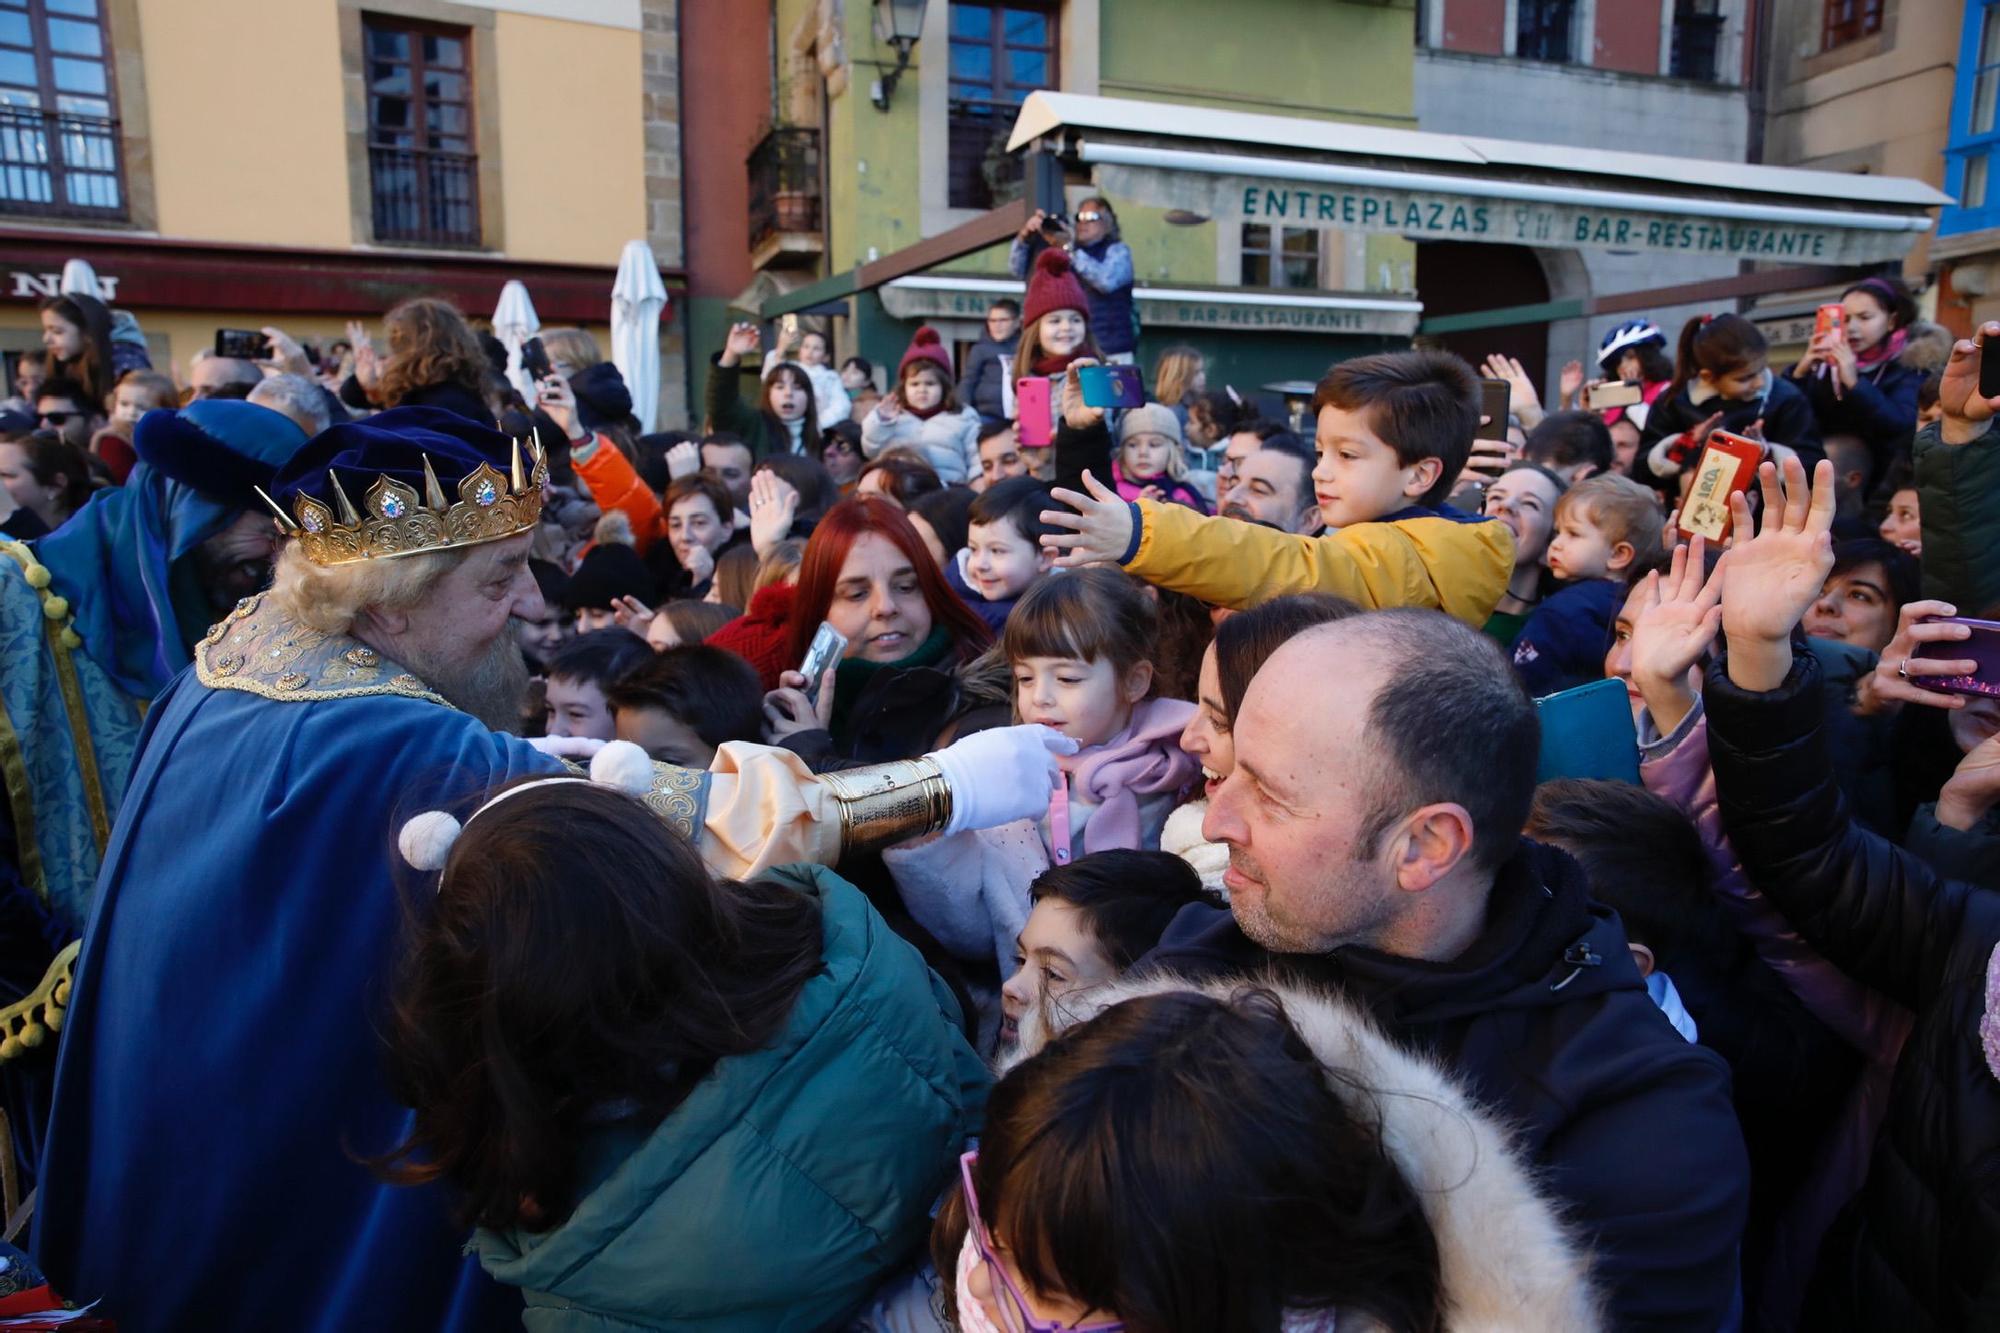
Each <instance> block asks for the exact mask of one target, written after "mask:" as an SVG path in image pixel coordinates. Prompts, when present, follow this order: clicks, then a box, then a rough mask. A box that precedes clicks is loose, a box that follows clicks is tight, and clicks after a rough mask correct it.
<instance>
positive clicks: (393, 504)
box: [257, 438, 549, 565]
mask: <svg viewBox="0 0 2000 1333" xmlns="http://www.w3.org/2000/svg"><path fill="white" fill-rule="evenodd" d="M530 453H531V454H532V455H533V457H534V460H535V467H534V471H533V472H532V473H524V472H523V471H522V468H521V442H520V441H519V440H515V441H514V458H513V464H512V472H513V476H512V477H511V478H509V477H505V476H502V475H501V474H500V470H499V469H498V468H496V467H494V466H493V465H492V464H491V463H481V464H480V465H479V466H478V468H476V469H475V470H474V471H473V472H472V474H471V475H470V476H468V477H466V478H465V480H463V481H461V482H459V483H458V500H457V502H456V503H454V504H447V503H446V501H445V495H444V487H442V486H440V485H438V479H437V473H436V472H434V471H432V470H431V460H430V456H429V455H428V454H426V455H424V495H423V497H422V500H421V502H419V498H418V496H417V492H416V488H415V487H413V486H410V485H407V484H406V483H404V482H400V481H397V480H395V479H394V478H391V477H387V476H378V477H377V478H376V479H375V484H374V485H373V486H370V487H369V488H368V493H367V494H366V495H364V496H362V497H361V501H362V506H363V510H365V512H361V511H357V510H356V509H355V507H354V502H353V501H352V500H350V499H348V498H347V492H346V491H345V490H343V489H341V485H340V478H339V477H336V476H334V474H333V470H332V469H331V468H329V469H328V470H327V474H326V475H327V479H328V480H329V481H331V482H332V483H333V498H334V501H335V503H336V504H338V506H339V513H338V515H336V514H335V512H334V510H333V509H330V508H328V507H327V506H326V505H324V504H322V503H321V502H320V501H318V500H315V499H313V498H312V497H311V496H310V495H306V494H303V493H301V494H299V495H297V496H295V497H294V498H293V500H292V513H290V514H287V513H286V512H285V511H284V510H283V509H281V508H280V507H279V506H278V502H277V501H275V500H273V499H272V498H271V497H270V496H268V495H265V494H264V491H263V489H262V488H261V487H259V488H258V490H257V494H258V495H259V496H260V497H262V499H263V501H264V503H265V504H267V505H269V506H270V507H271V512H272V513H274V514H276V515H277V516H278V528H279V530H280V531H281V532H283V533H284V534H285V535H286V536H288V537H290V538H292V539H293V540H295V541H297V542H298V544H299V546H300V547H301V548H302V549H304V551H305V553H306V559H308V560H310V561H312V562H313V563H314V564H316V565H345V564H350V563H352V562H354V561H356V560H386V559H388V558H390V557H391V556H398V555H414V554H415V553H416V552H418V551H444V550H449V549H450V548H451V547H454V546H476V545H478V544H479V543H481V542H490V541H498V540H499V539H500V538H502V537H511V536H513V535H514V534H515V533H517V532H527V531H529V530H530V529H532V528H533V527H534V526H535V524H536V522H538V521H539V520H540V519H541V516H542V483H543V482H544V481H545V480H547V478H548V475H549V460H548V456H547V455H546V454H545V453H543V451H542V446H541V440H540V439H539V438H537V439H536V440H535V441H534V443H533V444H532V445H531V446H530Z"/></svg>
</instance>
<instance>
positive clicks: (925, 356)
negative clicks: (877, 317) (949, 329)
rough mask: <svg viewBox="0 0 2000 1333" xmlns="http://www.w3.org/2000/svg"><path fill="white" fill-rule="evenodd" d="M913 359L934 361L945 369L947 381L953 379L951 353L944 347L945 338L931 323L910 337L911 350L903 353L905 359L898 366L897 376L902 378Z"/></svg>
mask: <svg viewBox="0 0 2000 1333" xmlns="http://www.w3.org/2000/svg"><path fill="white" fill-rule="evenodd" d="M912 361H932V362H935V363H936V364H937V365H939V366H941V367H942V368H943V369H944V377H945V381H946V382H947V383H949V382H950V380H951V377H952V375H951V353H950V352H947V351H946V350H945V348H944V339H942V338H940V337H938V331H937V330H936V329H934V328H932V327H931V326H930V325H928V324H925V325H923V326H922V327H920V328H919V329H918V330H917V332H916V334H915V336H913V337H912V338H911V339H910V350H909V351H907V352H905V353H903V359H902V361H901V362H899V363H898V364H897V366H896V378H897V379H898V380H900V379H902V377H903V372H904V371H906V370H908V369H909V368H910V363H911V362H912Z"/></svg>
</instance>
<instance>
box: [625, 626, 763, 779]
mask: <svg viewBox="0 0 2000 1333" xmlns="http://www.w3.org/2000/svg"><path fill="white" fill-rule="evenodd" d="M605 702H606V703H607V704H609V705H610V709H611V712H612V714H613V717H614V730H615V731H616V732H617V736H618V739H619V740H621V741H631V742H632V743H633V744H634V745H636V746H638V747H639V748H640V749H642V750H644V751H645V752H646V753H647V755H648V756H650V757H651V758H653V759H654V760H656V761H658V762H659V763H663V764H675V765H678V766H679V767H681V768H707V767H708V766H709V763H710V761H712V760H713V759H714V758H715V752H716V750H717V748H719V747H720V746H723V745H726V744H728V743H729V742H730V741H750V742H752V743H753V744H754V743H761V742H762V741H763V739H764V685H763V682H762V681H760V680H759V679H758V678H757V669H756V668H755V667H753V666H751V665H750V664H749V663H748V662H746V661H744V660H743V659H742V658H741V657H738V656H737V655H736V654H735V653H732V652H730V651H729V650H728V649H726V648H711V647H709V646H708V645H707V644H702V643H692V644H684V645H682V646H680V647H677V648H669V649H667V650H666V651H665V652H663V653H659V654H658V655H656V656H655V657H653V659H652V660H651V661H646V662H641V663H640V664H639V665H638V666H637V667H636V668H634V669H633V670H631V671H629V672H627V673H626V674H625V675H624V676H623V677H622V678H621V679H619V680H618V682H617V683H616V684H614V685H612V687H611V688H610V689H609V690H607V691H606V692H605Z"/></svg>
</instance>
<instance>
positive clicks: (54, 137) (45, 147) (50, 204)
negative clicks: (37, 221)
mask: <svg viewBox="0 0 2000 1333" xmlns="http://www.w3.org/2000/svg"><path fill="white" fill-rule="evenodd" d="M124 151H125V150H124V146H123V141H122V140H121V139H120V137H119V134H118V122H117V121H115V120H106V119H104V118H103V117H100V116H71V115H66V114H64V113H62V112H58V111H43V110H40V109H39V108H36V107H23V106H0V213H29V214H33V215H35V216H37V217H52V218H101V219H107V220H121V219H123V218H124V216H125V156H124Z"/></svg>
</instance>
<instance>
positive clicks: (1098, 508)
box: [1042, 472, 1132, 569]
mask: <svg viewBox="0 0 2000 1333" xmlns="http://www.w3.org/2000/svg"><path fill="white" fill-rule="evenodd" d="M1083 485H1084V489H1085V490H1087V491H1089V492H1090V494H1088V495H1084V494H1081V493H1079V492H1077V491H1072V490H1068V489H1066V488H1064V487H1061V486H1058V487H1057V488H1056V489H1055V490H1054V491H1052V492H1051V494H1052V495H1053V496H1054V498H1055V499H1056V501H1057V502H1058V503H1060V504H1066V505H1068V506H1069V508H1068V509H1044V510H1043V511H1042V522H1044V523H1046V524H1048V525H1049V526H1050V527H1052V528H1062V529H1065V531H1061V532H1052V533H1050V534H1048V535H1047V536H1046V537H1043V538H1042V548H1043V549H1044V550H1046V551H1049V552H1051V553H1053V554H1054V555H1055V557H1056V567H1057V568H1058V569H1076V568H1079V567H1080V566H1083V565H1096V564H1104V563H1107V562H1109V563H1112V564H1116V563H1117V562H1118V560H1119V558H1120V557H1122V556H1123V555H1124V554H1125V552H1126V551H1127V550H1128V549H1129V548H1130V547H1131V545H1132V507H1131V506H1130V505H1129V504H1127V503H1126V502H1125V501H1123V500H1121V499H1119V498H1118V492H1116V491H1114V490H1112V489H1111V488H1110V487H1109V486H1106V485H1105V484H1104V483H1103V482H1101V481H1099V480H1098V479H1097V478H1096V477H1093V476H1091V475H1090V473H1088V472H1085V473H1084V474H1083Z"/></svg>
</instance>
